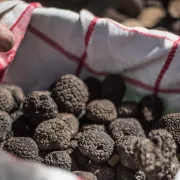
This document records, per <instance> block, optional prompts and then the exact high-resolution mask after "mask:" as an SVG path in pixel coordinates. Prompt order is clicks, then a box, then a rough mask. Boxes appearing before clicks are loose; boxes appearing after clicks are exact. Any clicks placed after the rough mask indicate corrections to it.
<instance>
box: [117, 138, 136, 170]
mask: <svg viewBox="0 0 180 180" xmlns="http://www.w3.org/2000/svg"><path fill="white" fill-rule="evenodd" d="M138 140H139V138H138V137H137V136H124V137H121V138H119V139H118V140H117V141H116V142H115V147H116V151H117V152H118V154H119V156H120V164H121V165H122V166H124V167H127V168H129V169H137V168H139V167H138V162H137V159H136V157H135V154H134V146H135V144H136V142H137V141H138Z"/></svg>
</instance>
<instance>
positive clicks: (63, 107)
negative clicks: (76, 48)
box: [52, 74, 89, 115]
mask: <svg viewBox="0 0 180 180" xmlns="http://www.w3.org/2000/svg"><path fill="white" fill-rule="evenodd" d="M52 97H53V98H54V100H55V102H56V103H57V105H58V108H59V110H60V112H68V113H73V114H76V115H77V114H79V113H80V112H81V111H82V110H84V109H85V106H86V103H87V101H88V97H89V92H88V88H87V86H86V85H85V83H84V82H83V81H82V80H81V79H79V78H78V77H76V76H74V75H70V74H67V75H64V76H62V77H61V78H60V79H59V80H58V81H57V82H56V84H55V85H54V86H53V88H52Z"/></svg>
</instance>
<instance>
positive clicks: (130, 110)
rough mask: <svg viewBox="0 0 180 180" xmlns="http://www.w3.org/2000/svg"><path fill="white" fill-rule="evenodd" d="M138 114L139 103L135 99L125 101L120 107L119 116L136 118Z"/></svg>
mask: <svg viewBox="0 0 180 180" xmlns="http://www.w3.org/2000/svg"><path fill="white" fill-rule="evenodd" d="M137 115H138V103H136V102H134V101H125V102H123V103H122V104H121V105H120V106H119V107H118V117H119V118H130V117H134V118H136V117H137Z"/></svg>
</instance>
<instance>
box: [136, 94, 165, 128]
mask: <svg viewBox="0 0 180 180" xmlns="http://www.w3.org/2000/svg"><path fill="white" fill-rule="evenodd" d="M163 112H164V104H163V102H162V100H161V99H160V98H159V97H157V96H156V95H148V96H145V97H143V98H142V99H141V101H140V103H139V114H140V120H141V123H142V125H143V126H144V127H145V128H147V129H149V128H150V127H151V125H152V124H153V123H155V122H157V121H158V120H159V119H160V118H161V116H162V114H163Z"/></svg>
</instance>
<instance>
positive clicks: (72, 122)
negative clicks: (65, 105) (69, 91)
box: [57, 113, 79, 136]
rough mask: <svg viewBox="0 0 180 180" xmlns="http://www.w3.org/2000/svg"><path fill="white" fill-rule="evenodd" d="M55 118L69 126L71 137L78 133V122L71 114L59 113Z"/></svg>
mask: <svg viewBox="0 0 180 180" xmlns="http://www.w3.org/2000/svg"><path fill="white" fill-rule="evenodd" d="M57 118H59V119H60V120H62V121H64V122H65V123H66V124H67V125H68V126H69V128H70V130H71V135H72V136H74V135H75V134H76V133H77V132H78V131H79V120H78V119H77V118H76V117H75V116H74V115H73V114H68V113H60V114H58V116H57Z"/></svg>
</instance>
